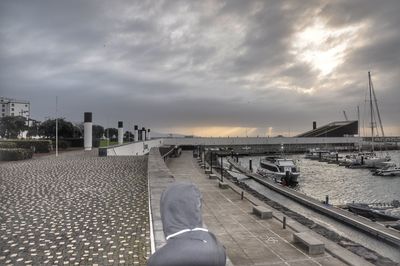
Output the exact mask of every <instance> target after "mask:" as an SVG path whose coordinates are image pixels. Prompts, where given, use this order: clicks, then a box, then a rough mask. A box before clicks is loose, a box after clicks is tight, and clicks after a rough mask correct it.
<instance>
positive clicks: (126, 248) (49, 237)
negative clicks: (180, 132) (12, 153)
mask: <svg viewBox="0 0 400 266" xmlns="http://www.w3.org/2000/svg"><path fill="white" fill-rule="evenodd" d="M149 234H150V233H149V215H148V190H147V160H146V157H97V156H95V155H94V153H93V152H92V153H90V152H89V153H83V152H73V153H65V154H62V155H60V156H59V157H58V158H55V157H54V156H53V157H48V156H46V157H43V158H38V159H34V160H27V161H21V162H8V163H1V164H0V265H39V264H40V265H43V264H49V265H54V264H57V265H78V264H80V265H125V264H126V265H132V264H135V265H143V264H145V263H146V260H147V257H148V256H149V255H150V239H149Z"/></svg>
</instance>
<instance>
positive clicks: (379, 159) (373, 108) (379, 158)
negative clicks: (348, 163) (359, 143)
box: [354, 72, 391, 168]
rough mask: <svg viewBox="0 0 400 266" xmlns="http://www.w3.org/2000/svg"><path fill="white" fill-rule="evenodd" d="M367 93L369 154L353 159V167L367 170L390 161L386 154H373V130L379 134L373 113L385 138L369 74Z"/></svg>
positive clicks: (369, 74)
mask: <svg viewBox="0 0 400 266" xmlns="http://www.w3.org/2000/svg"><path fill="white" fill-rule="evenodd" d="M368 91H369V107H370V119H371V152H368V153H359V154H358V156H357V157H356V159H355V163H354V165H361V166H363V167H368V168H380V167H381V166H382V164H383V163H384V162H388V161H390V160H391V158H390V156H389V155H388V154H386V155H383V154H379V155H378V154H377V153H376V152H375V147H374V135H375V132H374V130H375V128H376V133H379V130H378V128H377V125H376V118H375V113H376V115H377V117H378V122H379V125H380V130H381V134H382V137H384V136H385V132H384V131H383V125H382V119H381V115H380V112H379V108H378V101H377V99H376V95H375V90H374V86H373V84H372V79H371V72H368ZM373 103H375V104H373Z"/></svg>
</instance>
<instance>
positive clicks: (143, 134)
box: [142, 127, 146, 141]
mask: <svg viewBox="0 0 400 266" xmlns="http://www.w3.org/2000/svg"><path fill="white" fill-rule="evenodd" d="M145 140H146V129H145V128H144V127H142V141H145Z"/></svg>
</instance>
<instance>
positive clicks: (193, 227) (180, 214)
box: [148, 182, 226, 266]
mask: <svg viewBox="0 0 400 266" xmlns="http://www.w3.org/2000/svg"><path fill="white" fill-rule="evenodd" d="M201 200H202V198H201V193H200V191H199V189H198V188H197V187H196V185H194V184H192V183H186V182H175V183H173V184H171V185H170V186H168V187H167V188H166V189H165V190H164V192H163V194H162V195H161V202H160V207H161V220H162V224H163V230H164V235H165V238H166V239H167V243H166V244H165V245H164V246H163V247H161V248H160V249H158V250H157V251H156V252H155V253H154V254H153V255H152V256H151V257H150V259H149V261H148V265H149V266H159V265H163V266H181V265H182V266H192V265H193V266H206V265H207V266H223V265H225V262H226V255H225V249H224V248H223V247H222V245H221V244H220V243H219V242H218V240H217V239H216V237H215V236H214V235H213V234H212V233H211V232H208V231H207V230H206V229H204V228H202V226H203V220H202V215H201V204H202V202H201Z"/></svg>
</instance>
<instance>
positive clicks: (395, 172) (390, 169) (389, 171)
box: [374, 162, 400, 176]
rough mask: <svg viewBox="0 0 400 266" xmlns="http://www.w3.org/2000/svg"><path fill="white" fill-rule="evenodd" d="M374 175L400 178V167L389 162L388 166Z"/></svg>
mask: <svg viewBox="0 0 400 266" xmlns="http://www.w3.org/2000/svg"><path fill="white" fill-rule="evenodd" d="M374 175H379V176H400V167H398V166H397V165H396V164H395V163H390V162H387V164H386V165H385V166H384V167H382V168H379V169H377V170H376V171H375V172H374Z"/></svg>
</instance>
